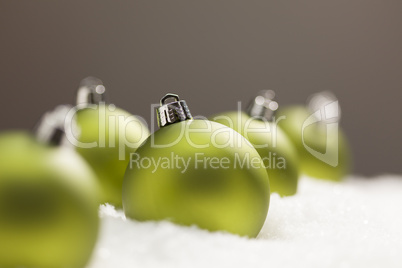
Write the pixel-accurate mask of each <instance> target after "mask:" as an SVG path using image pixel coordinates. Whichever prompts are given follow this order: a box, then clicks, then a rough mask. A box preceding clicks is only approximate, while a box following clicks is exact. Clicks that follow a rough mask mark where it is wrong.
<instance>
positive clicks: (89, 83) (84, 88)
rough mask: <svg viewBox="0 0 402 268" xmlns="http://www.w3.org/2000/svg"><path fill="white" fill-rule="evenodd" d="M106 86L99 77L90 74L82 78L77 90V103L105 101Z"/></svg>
mask: <svg viewBox="0 0 402 268" xmlns="http://www.w3.org/2000/svg"><path fill="white" fill-rule="evenodd" d="M105 92H106V90H105V86H104V85H103V82H102V80H100V79H99V78H96V77H93V76H89V77H87V78H84V79H82V80H81V83H80V87H79V88H78V92H77V102H76V103H77V105H85V104H99V103H101V102H103V103H104V102H105Z"/></svg>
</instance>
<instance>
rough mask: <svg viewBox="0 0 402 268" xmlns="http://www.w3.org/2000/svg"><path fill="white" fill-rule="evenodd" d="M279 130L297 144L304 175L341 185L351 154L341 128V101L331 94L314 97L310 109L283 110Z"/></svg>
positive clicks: (294, 108) (297, 107)
mask: <svg viewBox="0 0 402 268" xmlns="http://www.w3.org/2000/svg"><path fill="white" fill-rule="evenodd" d="M277 115H278V117H283V118H282V120H281V121H280V122H279V126H280V127H281V128H282V129H283V130H284V131H285V132H286V133H287V134H288V136H289V137H290V139H291V140H292V142H293V143H294V144H295V146H296V148H297V151H298V154H299V157H300V169H301V171H302V172H303V173H304V174H306V175H308V176H311V177H315V178H321V179H328V180H333V181H341V180H342V178H344V177H345V176H346V175H347V174H348V173H349V172H350V168H351V152H350V149H349V145H348V142H347V140H346V137H345V134H344V133H343V131H342V130H341V129H340V128H339V120H340V107H339V103H338V99H337V98H336V97H335V96H334V95H333V94H332V93H330V92H322V93H318V94H315V95H313V96H312V97H311V98H310V100H309V102H308V105H307V106H306V107H305V106H289V107H285V108H281V109H279V110H278V113H277Z"/></svg>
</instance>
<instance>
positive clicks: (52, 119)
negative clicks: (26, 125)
mask: <svg viewBox="0 0 402 268" xmlns="http://www.w3.org/2000/svg"><path fill="white" fill-rule="evenodd" d="M71 109H72V106H70V105H59V106H57V107H56V108H55V109H54V110H52V111H49V112H46V113H45V114H44V115H43V116H42V117H41V119H40V120H39V122H38V123H37V125H36V127H35V134H36V138H37V140H38V141H39V142H41V143H44V144H49V145H68V144H70V143H69V142H68V140H67V137H66V131H73V129H74V127H75V126H73V124H75V121H70V122H68V121H66V117H67V114H68V113H69V111H70V110H71ZM67 128H68V129H67Z"/></svg>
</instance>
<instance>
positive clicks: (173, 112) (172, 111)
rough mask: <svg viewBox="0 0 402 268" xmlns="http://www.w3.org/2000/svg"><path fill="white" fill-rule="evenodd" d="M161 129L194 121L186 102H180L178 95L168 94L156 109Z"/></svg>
mask: <svg viewBox="0 0 402 268" xmlns="http://www.w3.org/2000/svg"><path fill="white" fill-rule="evenodd" d="M156 114H157V117H158V125H159V127H164V126H167V125H170V124H174V123H177V122H181V121H185V120H190V119H193V117H192V115H191V113H190V110H189V109H188V107H187V104H186V101H185V100H180V98H179V96H178V95H176V94H171V93H168V94H166V95H165V96H164V97H163V98H162V99H161V101H160V107H158V108H157V109H156Z"/></svg>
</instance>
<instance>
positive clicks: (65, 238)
mask: <svg viewBox="0 0 402 268" xmlns="http://www.w3.org/2000/svg"><path fill="white" fill-rule="evenodd" d="M63 110H65V109H64V108H63V107H59V109H58V110H56V111H55V112H54V113H48V114H46V115H45V116H44V118H43V120H42V122H41V124H40V126H39V128H38V132H37V137H34V136H32V135H31V134H29V133H25V132H6V133H3V134H1V135H0V267H41V268H59V267H60V268H61V267H76V268H79V267H85V265H86V263H87V262H88V260H89V258H90V256H91V253H92V250H93V248H94V245H95V242H96V239H97V234H98V225H99V218H98V196H97V191H96V189H97V182H96V178H95V175H94V174H93V172H92V170H91V169H90V167H89V166H88V165H87V163H85V161H84V160H83V159H82V158H81V157H80V156H79V155H78V154H77V153H76V152H75V151H74V150H73V149H72V148H68V147H66V146H60V143H61V141H62V140H64V137H65V136H64V133H63V132H64V131H63V130H62V123H63V122H64V117H62V119H63V120H61V121H60V119H61V117H60V116H59V115H60V112H61V111H63ZM62 114H63V112H62Z"/></svg>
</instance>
